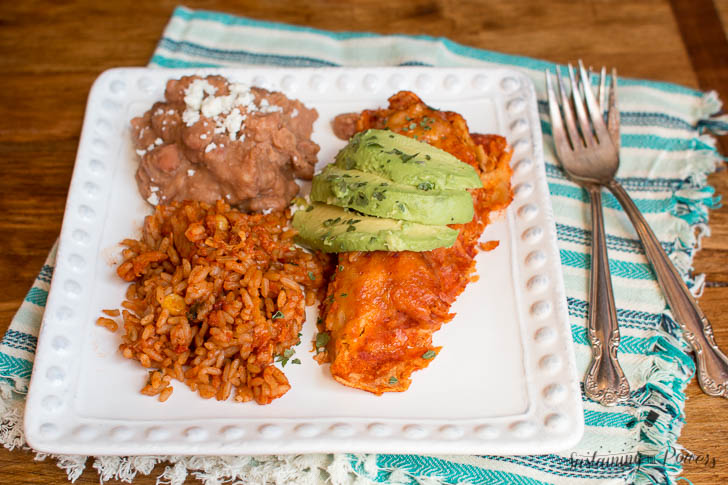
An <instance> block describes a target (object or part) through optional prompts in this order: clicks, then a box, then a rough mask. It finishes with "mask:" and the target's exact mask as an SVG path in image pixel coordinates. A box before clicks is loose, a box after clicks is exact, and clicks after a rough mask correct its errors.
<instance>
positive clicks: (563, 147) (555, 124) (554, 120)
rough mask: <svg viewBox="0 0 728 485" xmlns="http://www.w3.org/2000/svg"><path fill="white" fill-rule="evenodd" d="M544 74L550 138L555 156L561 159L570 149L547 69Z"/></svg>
mask: <svg viewBox="0 0 728 485" xmlns="http://www.w3.org/2000/svg"><path fill="white" fill-rule="evenodd" d="M557 69H558V68H557ZM544 74H546V94H547V96H548V100H549V117H550V118H551V132H552V135H553V137H552V138H553V139H554V146H555V147H556V154H557V155H558V156H559V157H561V156H562V154H563V153H566V152H568V151H569V150H571V147H570V146H569V139H568V137H567V135H566V133H565V132H564V122H563V120H562V118H561V113H560V112H559V103H558V101H557V100H556V94H554V87H553V84H552V82H551V72H550V71H549V70H548V69H547V70H546V71H545V72H544Z"/></svg>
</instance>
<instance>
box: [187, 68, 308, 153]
mask: <svg viewBox="0 0 728 485" xmlns="http://www.w3.org/2000/svg"><path fill="white" fill-rule="evenodd" d="M228 90H229V92H230V94H228V95H225V96H215V91H216V90H215V88H214V86H212V85H210V83H208V82H207V81H206V80H204V79H197V80H195V81H193V82H192V83H190V85H189V86H188V87H187V89H186V90H185V98H184V100H185V105H186V109H185V111H184V113H183V114H182V119H183V120H184V122H185V123H186V124H187V126H192V125H193V124H195V123H197V122H198V121H200V119H201V117H202V116H204V117H205V118H207V119H213V120H214V121H215V128H214V133H215V134H221V133H225V132H227V133H228V136H229V137H230V140H233V141H235V140H236V139H241V140H243V139H245V138H244V136H243V135H242V132H243V131H244V130H245V124H244V122H245V120H246V118H247V115H248V113H255V112H260V113H274V112H282V111H283V108H282V107H281V106H278V105H271V104H270V102H269V101H268V100H267V99H262V100H261V101H260V104H259V105H256V103H255V95H254V94H253V93H252V92H251V90H250V86H248V85H245V84H240V83H230V84H229V85H228ZM297 113H298V112H296V114H297ZM203 125H205V126H206V125H207V121H204V122H203ZM238 137H239V138H238ZM200 138H202V139H203V140H204V139H205V138H206V136H201V137H200Z"/></svg>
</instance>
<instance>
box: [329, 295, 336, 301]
mask: <svg viewBox="0 0 728 485" xmlns="http://www.w3.org/2000/svg"><path fill="white" fill-rule="evenodd" d="M334 298H335V297H334V295H329V303H333V302H334Z"/></svg>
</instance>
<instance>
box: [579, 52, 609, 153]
mask: <svg viewBox="0 0 728 485" xmlns="http://www.w3.org/2000/svg"><path fill="white" fill-rule="evenodd" d="M579 74H580V75H581V81H582V83H583V84H584V99H585V100H586V107H587V110H588V111H589V118H590V119H591V122H592V126H593V127H594V132H595V133H596V135H597V139H598V140H599V143H604V142H605V141H606V139H607V138H609V136H610V135H609V132H608V131H607V125H605V124H604V118H602V110H601V109H600V107H599V106H597V100H596V99H594V93H593V92H592V89H591V83H589V80H588V79H587V78H586V70H585V69H584V64H583V63H582V62H581V61H579ZM583 110H584V107H583V106H582V113H583ZM579 121H581V119H580V120H579ZM584 121H586V120H584ZM582 128H583V125H582ZM590 134H591V131H590ZM610 141H611V140H610ZM592 143H594V140H593V139H592Z"/></svg>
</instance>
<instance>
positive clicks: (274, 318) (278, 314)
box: [270, 310, 286, 320]
mask: <svg viewBox="0 0 728 485" xmlns="http://www.w3.org/2000/svg"><path fill="white" fill-rule="evenodd" d="M279 318H286V316H285V315H284V314H283V312H281V311H280V310H278V311H277V312H275V313H274V314H273V316H272V317H270V319H271V320H278V319H279Z"/></svg>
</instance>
